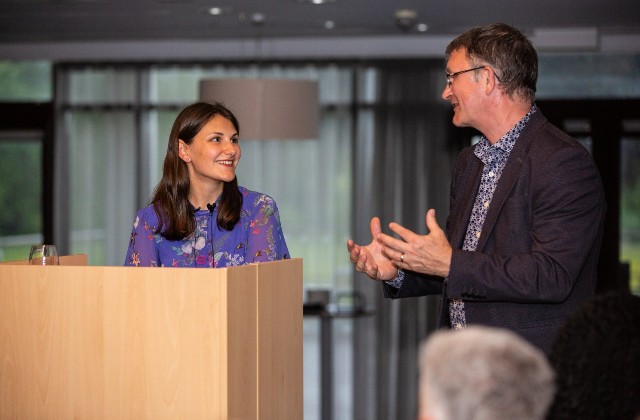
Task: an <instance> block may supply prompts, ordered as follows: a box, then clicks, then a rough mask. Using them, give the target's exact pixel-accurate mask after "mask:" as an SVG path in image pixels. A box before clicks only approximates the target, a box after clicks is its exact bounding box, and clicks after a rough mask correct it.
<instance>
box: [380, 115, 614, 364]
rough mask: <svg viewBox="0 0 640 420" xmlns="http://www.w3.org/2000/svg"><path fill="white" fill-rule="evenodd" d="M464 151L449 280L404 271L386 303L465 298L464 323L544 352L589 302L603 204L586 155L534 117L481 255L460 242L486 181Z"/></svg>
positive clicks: (502, 186)
mask: <svg viewBox="0 0 640 420" xmlns="http://www.w3.org/2000/svg"><path fill="white" fill-rule="evenodd" d="M473 149H474V146H471V147H468V148H465V149H464V150H463V151H462V152H461V153H460V156H459V158H458V160H457V162H456V164H455V166H454V171H453V177H452V184H451V195H450V212H449V217H448V219H447V224H446V232H447V236H448V238H449V241H450V243H451V246H452V247H453V255H452V259H451V269H450V272H449V276H448V277H447V278H446V279H444V281H443V279H442V278H441V277H434V276H426V275H421V274H418V273H412V272H406V273H405V279H404V282H403V283H402V286H401V287H400V288H399V289H396V288H393V287H391V286H389V285H387V284H386V283H385V284H384V285H383V288H384V293H385V296H386V297H389V298H403V297H409V296H423V295H428V294H441V295H442V299H441V305H440V319H439V325H440V326H441V327H449V326H450V322H449V299H453V298H459V299H463V300H464V302H465V315H466V321H467V324H468V325H469V324H482V325H487V326H494V327H504V328H508V329H510V330H513V331H514V332H516V333H518V334H520V335H521V336H522V337H524V338H526V339H527V340H529V341H530V342H531V343H533V344H534V345H536V346H538V347H539V348H541V349H543V350H544V351H546V352H548V351H549V349H550V346H551V342H552V341H553V339H554V336H555V333H556V331H557V330H558V328H559V327H560V326H561V325H562V324H563V323H564V321H565V319H566V318H567V316H568V315H569V314H571V313H572V312H573V311H574V310H575V309H576V308H577V306H579V305H580V304H581V303H582V302H583V301H585V300H586V299H588V298H590V297H591V296H593V294H594V293H595V286H596V271H597V265H598V257H599V253H600V245H601V242H602V231H603V221H604V214H605V208H606V204H605V199H604V191H603V187H602V181H601V179H600V175H599V172H598V170H597V168H596V166H595V164H594V162H593V159H592V157H591V155H590V154H589V152H588V151H587V150H586V149H585V148H584V147H582V146H581V145H580V144H579V143H578V142H576V141H575V140H574V139H573V138H571V137H570V136H569V135H567V134H566V133H564V132H562V131H561V130H559V129H558V128H557V127H555V126H553V125H552V124H551V123H549V122H548V121H547V119H546V118H545V117H544V116H543V115H542V113H541V112H540V110H538V111H537V112H536V113H534V114H533V115H532V116H531V119H530V120H529V122H528V123H527V125H526V126H525V128H524V130H523V131H522V133H521V134H520V137H519V138H518V140H517V141H516V144H515V146H514V148H513V150H512V151H511V154H510V155H509V159H508V160H507V163H506V166H505V168H504V170H503V172H502V176H501V178H500V180H499V182H498V185H497V187H496V190H495V193H494V195H493V199H492V201H491V205H490V207H489V210H488V213H487V217H486V220H485V223H484V226H483V228H482V232H481V236H480V238H479V242H478V246H477V248H476V251H463V250H462V245H463V242H464V237H465V233H466V229H467V224H468V221H469V218H470V216H471V210H472V207H473V202H474V200H475V197H476V193H477V191H478V187H479V185H480V177H481V175H482V168H483V164H482V162H481V161H480V160H479V159H478V158H477V157H476V156H475V155H474V154H473Z"/></svg>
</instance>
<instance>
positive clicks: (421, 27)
mask: <svg viewBox="0 0 640 420" xmlns="http://www.w3.org/2000/svg"><path fill="white" fill-rule="evenodd" d="M416 29H417V30H418V32H427V29H429V25H427V24H426V23H418V24H417V25H416Z"/></svg>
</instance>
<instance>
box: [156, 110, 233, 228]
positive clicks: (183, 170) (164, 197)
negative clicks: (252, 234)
mask: <svg viewBox="0 0 640 420" xmlns="http://www.w3.org/2000/svg"><path fill="white" fill-rule="evenodd" d="M217 115H220V116H221V117H224V118H226V119H227V120H229V121H231V123H232V124H233V126H234V128H235V129H236V131H237V132H238V133H239V132H240V125H239V123H238V119H237V118H236V117H235V115H234V114H233V113H232V112H231V111H230V110H229V109H227V108H226V107H225V106H224V105H222V104H220V103H207V102H198V103H195V104H193V105H189V106H188V107H186V108H185V109H183V110H182V111H181V112H180V114H178V116H177V117H176V120H175V122H174V123H173V127H172V128H171V134H170V135H169V143H168V146H167V154H166V156H165V159H164V166H163V170H162V179H161V180H160V183H159V184H158V186H157V187H156V189H155V191H154V193H153V196H152V198H151V203H152V204H153V206H154V208H155V211H156V213H157V215H158V220H159V222H160V225H159V226H158V230H157V233H161V234H162V236H164V237H165V238H167V239H170V240H180V239H182V238H184V237H186V236H189V235H190V234H191V233H193V231H194V229H195V220H194V218H193V217H192V214H193V208H191V205H190V203H189V187H190V182H189V170H188V169H187V164H186V163H185V162H184V161H183V160H182V159H180V156H179V153H178V140H182V141H184V142H185V143H186V144H191V142H193V139H194V138H195V136H196V135H197V134H198V132H200V130H201V129H202V127H204V126H205V124H207V123H208V122H209V121H210V120H211V119H212V118H213V117H215V116H217ZM241 208H242V194H241V193H240V192H239V190H238V179H237V178H235V179H234V180H233V181H231V182H225V183H224V186H223V191H222V196H221V197H220V203H219V209H218V218H217V221H216V222H217V224H218V227H220V228H221V229H225V230H232V229H233V227H234V226H235V225H236V223H238V220H239V219H240V210H241Z"/></svg>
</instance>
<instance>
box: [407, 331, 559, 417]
mask: <svg viewBox="0 0 640 420" xmlns="http://www.w3.org/2000/svg"><path fill="white" fill-rule="evenodd" d="M419 365H420V382H419V392H418V410H419V413H418V419H419V420H472V419H473V420H501V419H505V420H507V419H509V420H511V419H518V420H543V419H544V418H545V414H546V412H547V410H548V408H549V405H550V404H551V401H552V399H553V395H554V389H555V385H554V373H553V369H552V368H551V366H550V365H549V362H548V361H547V358H546V357H545V354H544V353H543V352H542V351H541V350H539V349H537V348H536V347H534V346H532V345H531V344H530V343H528V342H527V341H525V340H523V339H522V338H520V337H518V336H517V335H516V334H514V333H512V332H510V331H508V330H504V329H497V328H489V327H479V326H471V327H469V328H467V329H465V330H464V331H461V332H453V331H439V332H436V333H434V334H433V335H432V336H430V337H429V339H428V340H426V341H425V342H424V343H423V345H422V347H421V349H420V358H419Z"/></svg>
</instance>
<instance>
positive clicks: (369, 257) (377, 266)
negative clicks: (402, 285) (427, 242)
mask: <svg viewBox="0 0 640 420" xmlns="http://www.w3.org/2000/svg"><path fill="white" fill-rule="evenodd" d="M380 235H382V229H381V227H380V219H379V218H377V217H374V218H373V219H371V237H372V240H371V243H370V244H369V245H366V246H362V245H358V244H356V243H355V242H353V240H352V239H349V240H348V241H347V250H349V255H350V259H351V262H352V263H354V264H355V265H356V270H358V271H360V272H362V273H365V274H366V275H367V276H369V277H371V278H372V279H374V280H392V279H393V278H395V276H396V274H397V272H398V267H396V266H395V265H394V264H393V262H392V261H391V259H389V258H388V257H387V256H386V255H385V254H383V251H382V245H381V244H380V243H379V242H378V240H377V239H378V237H379V236H380Z"/></svg>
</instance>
